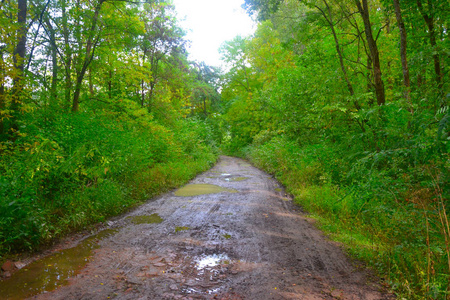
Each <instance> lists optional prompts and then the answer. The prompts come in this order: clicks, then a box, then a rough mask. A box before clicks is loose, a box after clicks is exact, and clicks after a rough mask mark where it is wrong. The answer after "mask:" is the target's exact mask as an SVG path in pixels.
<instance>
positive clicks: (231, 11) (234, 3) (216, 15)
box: [173, 0, 256, 66]
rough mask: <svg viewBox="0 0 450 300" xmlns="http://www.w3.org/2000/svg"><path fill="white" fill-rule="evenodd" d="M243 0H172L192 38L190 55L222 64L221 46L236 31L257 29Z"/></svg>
mask: <svg viewBox="0 0 450 300" xmlns="http://www.w3.org/2000/svg"><path fill="white" fill-rule="evenodd" d="M243 3H244V0H173V4H174V5H175V9H176V11H177V13H178V18H179V19H180V20H181V21H180V25H181V26H182V27H183V28H185V29H186V30H187V36H186V38H187V39H188V40H190V41H191V48H190V49H188V51H189V53H190V56H189V58H190V59H192V60H197V61H204V62H206V63H207V64H208V65H211V66H220V65H221V61H220V55H219V52H218V50H219V47H220V45H222V43H223V42H225V41H229V40H231V39H233V38H234V37H235V36H237V35H242V36H247V35H250V34H252V33H253V32H254V30H255V28H256V27H255V26H254V23H253V21H252V20H251V18H250V17H249V16H248V15H247V14H246V13H245V11H244V10H243V9H242V8H241V5H242V4H243Z"/></svg>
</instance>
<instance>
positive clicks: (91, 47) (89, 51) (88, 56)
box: [72, 0, 105, 112]
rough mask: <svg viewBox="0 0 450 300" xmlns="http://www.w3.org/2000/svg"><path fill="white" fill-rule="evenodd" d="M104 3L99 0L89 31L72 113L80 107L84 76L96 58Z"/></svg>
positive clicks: (78, 74)
mask: <svg viewBox="0 0 450 300" xmlns="http://www.w3.org/2000/svg"><path fill="white" fill-rule="evenodd" d="M104 1H105V0H99V1H98V3H97V6H96V7H95V12H94V17H93V20H92V26H91V28H90V30H89V38H88V40H87V43H86V53H85V56H84V60H83V65H82V67H81V70H80V71H79V72H77V82H76V84H75V92H74V94H73V101H72V112H77V111H78V108H79V106H80V93H81V84H82V82H83V78H84V75H85V74H86V70H87V68H88V66H89V64H90V63H91V61H92V59H93V57H94V52H95V47H96V45H97V42H98V40H96V41H94V35H95V33H96V30H97V22H98V16H99V14H100V9H101V8H102V4H103V2H104Z"/></svg>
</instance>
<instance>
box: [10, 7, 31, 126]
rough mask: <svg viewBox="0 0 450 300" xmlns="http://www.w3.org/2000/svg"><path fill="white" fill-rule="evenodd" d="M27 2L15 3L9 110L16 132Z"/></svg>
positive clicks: (23, 59)
mask: <svg viewBox="0 0 450 300" xmlns="http://www.w3.org/2000/svg"><path fill="white" fill-rule="evenodd" d="M27 4H28V3H27V0H18V1H17V23H18V30H17V39H18V42H17V45H16V48H15V49H14V54H13V61H14V68H15V74H14V78H13V89H12V101H11V110H12V111H13V120H12V128H13V129H14V130H17V128H18V127H17V126H18V125H17V119H18V113H19V112H18V110H19V107H20V104H21V102H22V100H23V88H24V73H23V71H24V68H25V55H26V51H27Z"/></svg>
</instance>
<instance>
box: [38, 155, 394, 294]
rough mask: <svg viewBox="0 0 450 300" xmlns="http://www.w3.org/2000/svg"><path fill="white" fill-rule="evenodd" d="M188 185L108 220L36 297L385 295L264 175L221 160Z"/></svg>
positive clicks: (236, 161) (240, 162)
mask: <svg viewBox="0 0 450 300" xmlns="http://www.w3.org/2000/svg"><path fill="white" fill-rule="evenodd" d="M191 184H192V185H190V186H188V187H187V188H188V189H187V190H186V189H184V190H179V191H177V192H176V193H174V192H172V193H168V194H165V195H163V196H161V197H159V198H157V199H154V200H152V201H149V202H148V203H147V204H145V205H143V206H141V207H140V208H138V209H137V210H135V211H133V212H130V213H129V214H127V215H125V216H122V217H120V218H117V219H114V220H112V221H110V222H109V225H110V227H111V228H116V229H117V232H116V233H115V234H113V235H110V236H109V237H107V238H103V239H102V240H100V241H99V245H100V248H99V249H97V250H95V251H94V255H93V257H92V258H91V259H90V261H89V263H88V264H87V266H86V267H85V268H84V269H82V270H81V272H80V273H78V274H77V275H76V276H75V277H74V278H72V279H71V280H70V283H69V284H68V285H66V286H63V287H61V288H59V289H57V290H56V291H53V292H49V293H45V294H41V295H38V296H35V297H34V298H36V299H113V298H116V299H391V298H390V297H389V296H387V295H385V294H383V293H381V292H380V291H379V290H380V289H379V286H378V285H377V284H374V283H372V282H371V281H370V280H369V278H368V274H367V272H366V271H365V270H364V269H361V268H357V267H355V266H354V264H353V263H352V262H351V261H350V260H349V259H348V258H346V256H345V255H344V254H343V252H342V251H341V249H340V248H339V247H338V246H337V245H336V244H334V243H332V242H330V241H328V240H327V238H326V237H324V236H323V234H322V233H321V232H320V231H318V230H317V229H316V228H315V227H314V226H313V225H312V224H311V222H310V221H309V220H308V219H307V218H306V217H305V216H304V214H303V213H302V212H301V211H300V210H299V209H298V208H295V207H294V206H293V205H292V203H291V201H290V199H289V198H288V197H287V196H286V195H285V194H284V191H283V189H282V187H281V186H280V184H279V183H277V182H276V181H275V180H274V179H273V178H272V177H271V176H270V175H268V174H266V173H264V172H262V171H260V170H258V169H256V168H254V167H252V166H250V165H249V164H248V163H247V162H245V161H243V160H240V159H236V158H231V157H222V158H221V159H220V161H219V163H218V164H217V165H216V166H215V167H214V168H213V169H211V170H210V171H208V172H206V173H204V174H202V175H200V176H198V177H197V178H196V179H195V180H193V181H192V182H191ZM211 185H214V186H211ZM196 193H197V194H199V195H194V194H196ZM200 193H209V194H200Z"/></svg>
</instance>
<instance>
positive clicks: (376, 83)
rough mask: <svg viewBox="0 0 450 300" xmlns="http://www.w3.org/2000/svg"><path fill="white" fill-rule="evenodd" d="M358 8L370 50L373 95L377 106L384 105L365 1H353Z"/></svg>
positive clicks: (375, 49) (384, 97)
mask: <svg viewBox="0 0 450 300" xmlns="http://www.w3.org/2000/svg"><path fill="white" fill-rule="evenodd" d="M355 4H356V6H357V7H358V11H359V14H360V15H361V18H362V20H363V22H364V29H365V30H364V32H365V35H366V40H367V44H368V46H369V50H370V58H371V61H372V70H373V77H374V87H375V95H376V97H377V104H378V105H384V104H385V103H386V95H385V90H384V83H383V78H382V74H381V63H380V53H379V51H378V46H377V41H376V39H375V38H374V36H373V32H372V24H371V23H370V12H369V5H368V4H367V0H361V1H360V0H355Z"/></svg>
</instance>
